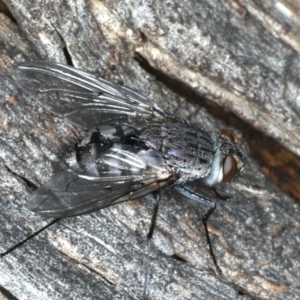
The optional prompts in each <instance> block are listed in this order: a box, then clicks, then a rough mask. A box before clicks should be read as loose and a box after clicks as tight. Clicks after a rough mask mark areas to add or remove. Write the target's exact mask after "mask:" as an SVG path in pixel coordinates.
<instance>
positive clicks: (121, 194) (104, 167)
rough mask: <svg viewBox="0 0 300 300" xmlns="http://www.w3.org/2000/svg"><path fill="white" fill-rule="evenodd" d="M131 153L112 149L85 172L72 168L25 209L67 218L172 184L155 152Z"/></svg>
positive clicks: (170, 175) (52, 182) (87, 164)
mask: <svg viewBox="0 0 300 300" xmlns="http://www.w3.org/2000/svg"><path fill="white" fill-rule="evenodd" d="M131 150H132V151H134V149H133V148H131V149H130V147H127V148H126V149H125V150H124V149H120V148H117V147H114V148H111V149H109V150H108V151H107V152H105V153H104V154H103V155H102V156H101V157H99V158H96V159H94V158H91V159H90V160H89V163H86V167H85V168H81V167H79V165H75V166H73V167H72V168H71V169H70V170H68V171H65V172H63V173H61V174H59V175H57V176H55V177H54V178H52V179H51V180H50V181H49V182H47V183H46V184H45V185H43V186H41V187H40V188H39V189H37V190H36V192H35V193H34V194H33V195H32V197H31V198H30V200H29V202H28V208H29V209H31V210H33V211H34V212H36V213H38V214H40V215H43V216H46V217H55V218H60V217H70V216H75V215H80V214H84V213H88V212H92V211H94V210H97V209H101V208H104V207H107V206H110V205H113V204H116V203H119V202H123V201H127V200H132V199H137V198H139V197H141V196H144V195H147V194H149V193H151V192H153V191H156V190H159V189H160V188H162V187H165V186H167V185H169V184H171V183H172V182H174V181H175V178H173V174H171V173H170V172H168V171H167V170H166V169H165V167H164V164H163V160H162V158H161V156H160V155H159V154H158V153H157V152H155V151H153V150H148V151H144V150H142V151H139V152H138V153H133V152H132V151H131Z"/></svg>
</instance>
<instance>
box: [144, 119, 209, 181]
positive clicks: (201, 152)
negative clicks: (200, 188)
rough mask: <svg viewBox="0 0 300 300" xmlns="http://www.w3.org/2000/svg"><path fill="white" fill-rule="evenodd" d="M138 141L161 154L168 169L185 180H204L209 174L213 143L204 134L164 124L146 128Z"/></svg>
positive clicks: (184, 125) (187, 128)
mask: <svg viewBox="0 0 300 300" xmlns="http://www.w3.org/2000/svg"><path fill="white" fill-rule="evenodd" d="M139 138H140V139H141V140H142V141H143V142H144V143H145V145H146V146H147V147H149V148H152V149H155V150H157V151H158V152H160V153H161V155H162V157H163V158H164V161H165V164H166V165H167V166H168V168H169V169H170V170H172V171H174V172H177V173H179V174H180V176H181V177H182V178H186V180H195V179H198V178H204V177H206V176H207V175H208V173H209V172H210V166H211V163H212V160H213V157H214V156H213V149H214V143H213V141H212V139H211V137H210V135H209V134H208V133H207V132H206V131H204V130H201V129H196V128H194V127H191V126H189V125H187V124H184V123H164V124H160V125H159V126H149V127H147V128H146V129H145V130H143V132H142V133H141V135H140V137H139Z"/></svg>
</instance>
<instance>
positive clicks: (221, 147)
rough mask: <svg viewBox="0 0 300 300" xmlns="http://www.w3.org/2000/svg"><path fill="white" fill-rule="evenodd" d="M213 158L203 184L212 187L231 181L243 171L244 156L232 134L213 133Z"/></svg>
mask: <svg viewBox="0 0 300 300" xmlns="http://www.w3.org/2000/svg"><path fill="white" fill-rule="evenodd" d="M212 138H213V141H214V157H213V161H212V165H211V169H210V173H209V175H208V176H207V177H206V178H205V179H204V181H205V183H206V184H207V185H209V186H212V185H214V184H216V183H218V182H221V181H222V182H230V181H232V180H233V179H234V178H235V177H236V176H237V175H238V174H239V173H240V172H241V171H242V170H243V169H244V165H245V163H246V160H247V157H246V155H245V154H244V153H243V152H242V151H241V150H240V149H239V148H238V147H237V146H236V144H235V141H234V138H233V136H232V134H231V133H230V132H229V131H227V130H222V131H221V134H220V133H213V134H212Z"/></svg>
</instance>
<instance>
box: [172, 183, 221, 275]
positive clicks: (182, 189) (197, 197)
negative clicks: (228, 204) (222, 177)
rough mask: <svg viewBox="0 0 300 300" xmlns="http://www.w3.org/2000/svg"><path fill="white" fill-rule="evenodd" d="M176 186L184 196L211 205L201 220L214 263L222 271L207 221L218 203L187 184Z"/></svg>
mask: <svg viewBox="0 0 300 300" xmlns="http://www.w3.org/2000/svg"><path fill="white" fill-rule="evenodd" d="M174 188H175V189H176V190H177V191H178V192H179V193H180V194H182V195H183V196H185V197H187V198H189V199H191V200H194V201H195V202H198V203H201V204H204V205H206V206H208V207H209V208H208V210H207V212H206V213H205V215H204V216H203V217H202V218H201V221H202V223H203V226H204V229H205V235H206V240H207V243H208V246H209V251H210V255H211V257H212V259H213V262H214V265H215V266H216V268H217V270H218V271H219V272H221V270H220V268H219V266H218V264H217V260H216V257H215V254H214V251H213V247H212V244H211V240H210V236H209V232H208V228H207V221H208V219H209V217H210V216H211V214H212V213H213V212H214V210H215V208H216V203H215V202H214V201H213V200H211V199H208V198H205V197H203V196H202V195H199V194H197V193H195V192H194V191H193V190H191V189H189V188H188V187H186V186H180V185H178V186H175V187H174Z"/></svg>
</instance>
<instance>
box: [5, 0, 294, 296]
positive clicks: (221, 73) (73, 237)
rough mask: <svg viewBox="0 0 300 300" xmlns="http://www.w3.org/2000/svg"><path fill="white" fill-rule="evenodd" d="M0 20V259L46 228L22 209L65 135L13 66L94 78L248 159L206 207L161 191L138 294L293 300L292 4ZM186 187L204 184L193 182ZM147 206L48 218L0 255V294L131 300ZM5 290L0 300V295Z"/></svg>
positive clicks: (59, 156) (24, 6)
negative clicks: (47, 65) (221, 139)
mask: <svg viewBox="0 0 300 300" xmlns="http://www.w3.org/2000/svg"><path fill="white" fill-rule="evenodd" d="M5 3H6V5H7V7H8V9H9V11H10V12H11V14H12V16H13V18H11V17H10V16H8V15H6V14H1V13H0V86H1V88H0V143H1V145H0V164H1V167H0V185H1V199H0V207H1V209H0V214H1V217H0V226H1V227H0V228H1V231H0V241H1V243H0V251H1V252H4V251H6V250H7V249H8V248H10V247H11V246H13V245H15V244H16V243H18V242H19V241H21V240H23V239H24V238H25V237H26V236H28V235H30V234H31V233H32V232H34V231H36V230H38V229H39V228H41V227H42V226H43V225H45V224H47V223H48V222H50V220H46V219H42V218H40V217H39V216H37V215H34V214H33V213H32V212H30V211H28V210H27V209H26V199H27V198H28V196H29V195H30V193H31V192H32V191H33V190H34V189H35V187H37V186H39V185H41V184H43V183H44V182H46V181H47V180H49V179H50V178H51V177H52V176H53V175H54V174H57V173H59V172H60V171H62V170H64V169H65V168H67V160H68V158H69V157H70V155H72V148H73V145H74V143H75V142H76V137H75V136H74V134H73V132H72V130H70V127H69V126H68V125H67V124H66V123H65V122H64V121H63V120H60V119H59V118H57V117H55V116H53V115H51V114H50V113H49V112H47V111H46V110H45V109H44V108H42V107H41V106H40V105H39V104H38V103H36V102H35V101H33V100H32V99H30V98H29V97H27V96H26V95H24V94H23V93H22V91H20V89H19V88H18V87H17V86H16V84H15V82H14V81H13V80H12V79H11V77H10V73H11V70H12V67H13V65H15V64H17V63H20V62H22V61H27V60H34V59H41V58H42V59H47V60H52V61H59V62H63V63H68V62H69V63H70V62H72V64H73V65H74V66H76V67H78V68H81V69H84V70H88V71H91V72H96V73H99V74H100V75H101V76H102V77H104V78H106V79H109V80H111V81H113V82H116V83H121V84H123V85H125V86H128V87H130V88H132V89H134V90H136V91H137V92H139V93H141V94H143V95H145V96H148V97H149V98H152V99H154V100H156V102H157V103H158V104H159V105H160V106H161V107H163V108H165V109H167V110H169V111H171V112H174V113H176V114H178V115H179V116H181V117H182V118H184V119H186V120H188V121H190V120H195V121H197V122H200V123H203V124H205V126H206V127H207V129H208V130H212V129H216V130H219V129H222V128H224V127H230V128H231V129H232V131H233V132H234V135H235V137H236V140H237V143H238V144H239V145H241V148H242V149H243V150H244V151H245V152H246V153H248V155H249V161H248V164H247V166H246V170H245V172H244V173H243V174H242V175H241V176H240V178H239V179H238V180H237V181H235V182H233V183H231V184H229V185H222V184H221V185H220V186H218V187H217V189H218V191H219V192H220V193H221V194H227V195H228V196H229V199H228V200H227V201H226V202H225V201H218V206H217V209H216V212H215V213H214V214H213V216H212V218H211V219H210V221H209V231H210V235H211V239H212V244H213V247H214V251H215V254H216V258H217V261H218V265H219V266H220V268H221V270H222V273H221V274H219V273H217V272H216V270H215V268H214V265H213V262H212V259H211V257H210V254H209V251H208V246H207V243H206V239H205V234H204V230H203V228H202V225H201V223H200V222H199V216H201V213H203V210H200V209H199V208H196V209H195V206H194V205H192V204H191V203H189V202H188V201H187V200H186V199H184V198H182V197H181V196H179V195H178V194H176V192H173V191H172V190H165V191H164V192H163V199H162V203H161V206H160V208H159V215H158V221H157V227H156V229H155V233H154V241H153V244H154V247H152V252H151V262H150V274H149V286H148V297H149V299H299V295H300V284H299V278H300V261H299V260H300V238H299V232H300V222H299V192H298V191H299V170H300V169H299V166H300V159H299V157H298V155H299V154H300V150H299V149H300V147H299V144H300V138H299V137H300V134H299V132H300V130H299V123H300V118H299V109H300V102H299V101H300V100H299V99H300V92H299V91H300V75H299V74H300V72H299V66H300V60H299V49H300V47H299V46H300V45H299V44H300V35H299V27H300V16H299V8H300V7H299V6H297V4H294V3H292V2H289V1H287V0H286V1H281V2H280V3H279V2H275V1H264V2H263V3H259V2H257V1H223V2H220V1H216V3H212V1H184V0H176V1H173V2H169V1H154V0H153V1H145V0H144V1H96V0H90V1H84V0H81V1H76V2H75V1H48V0H45V1H34V3H33V1H24V0H22V1H16V0H15V1H13V0H12V1H9V0H6V1H5ZM193 187H194V188H196V189H197V188H198V190H199V189H200V190H201V189H202V187H200V186H198V185H197V183H195V184H194V185H193ZM153 204H154V202H153V199H152V198H151V196H149V197H146V198H145V199H141V200H136V201H132V202H128V203H123V204H119V205H116V206H114V207H110V208H107V209H103V210H101V211H98V212H95V213H93V214H89V215H85V216H79V217H76V218H70V219H64V220H61V221H60V222H59V223H57V224H56V225H53V226H52V227H51V228H49V229H48V230H47V231H45V232H44V233H42V234H40V235H38V236H37V237H35V238H33V239H31V240H30V241H29V242H27V243H26V244H24V245H23V246H21V247H19V248H18V249H16V250H15V251H13V252H12V253H10V254H9V255H7V256H5V257H3V258H1V259H0V299H1V297H3V298H4V299H5V297H6V298H7V299H14V298H16V299H141V295H142V289H143V281H144V274H145V271H144V266H145V249H146V234H147V230H148V227H149V223H150V219H151V211H152V206H153ZM1 293H2V295H3V296H2V295H1Z"/></svg>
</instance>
